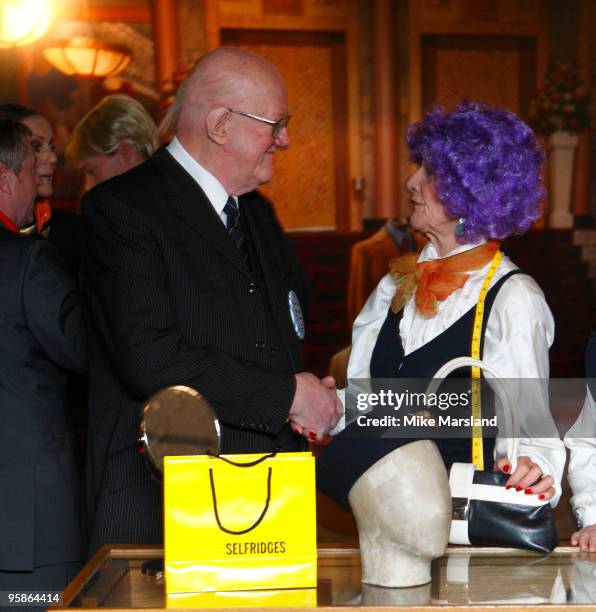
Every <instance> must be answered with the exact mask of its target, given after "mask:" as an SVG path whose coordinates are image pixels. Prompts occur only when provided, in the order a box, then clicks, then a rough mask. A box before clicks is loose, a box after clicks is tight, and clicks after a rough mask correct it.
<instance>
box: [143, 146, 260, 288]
mask: <svg viewBox="0 0 596 612" xmlns="http://www.w3.org/2000/svg"><path fill="white" fill-rule="evenodd" d="M154 160H155V162H156V163H157V165H158V167H159V169H160V172H161V174H162V182H163V184H164V191H165V193H166V199H167V205H168V208H169V209H170V210H171V211H172V212H173V213H174V214H175V215H176V216H177V217H178V218H179V219H181V220H182V221H183V222H184V223H186V224H187V225H188V226H190V227H191V228H192V229H193V230H194V231H195V232H197V233H199V234H201V236H203V238H205V239H206V240H207V241H209V243H210V244H211V245H212V246H213V247H214V248H215V249H217V251H219V253H220V254H221V255H223V257H225V258H226V259H227V260H228V261H229V263H230V264H231V265H233V266H234V267H235V268H237V269H238V271H239V272H241V273H242V274H244V275H245V276H246V277H247V278H249V279H251V278H252V277H251V274H250V270H249V269H248V267H247V266H246V264H245V263H244V261H243V260H242V256H241V254H240V251H239V250H238V249H237V248H236V245H235V244H234V243H233V241H232V240H231V239H230V237H229V235H228V233H227V231H226V229H225V227H224V225H223V223H222V222H221V219H220V218H219V217H218V216H217V213H216V212H215V209H214V208H213V206H212V204H211V202H210V201H209V200H208V198H207V196H206V195H205V193H204V192H203V190H202V189H201V188H200V187H199V186H198V185H197V183H196V181H195V180H194V179H193V178H192V177H191V176H190V175H189V174H188V172H186V170H184V168H182V166H180V164H178V162H177V161H176V160H175V159H174V158H173V157H172V156H171V155H170V154H169V153H168V152H167V150H166V149H165V148H163V147H162V148H161V149H160V150H159V151H158V152H157V153H156V154H155V156H154Z"/></svg>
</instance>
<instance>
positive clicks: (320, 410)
mask: <svg viewBox="0 0 596 612" xmlns="http://www.w3.org/2000/svg"><path fill="white" fill-rule="evenodd" d="M294 378H295V379H296V393H295V395H294V401H293V402H292V406H291V408H290V412H289V413H288V420H289V421H290V425H291V427H292V429H293V430H294V431H295V432H296V433H298V434H300V435H303V436H305V437H306V438H308V439H309V440H310V441H311V442H320V441H321V440H323V439H324V438H325V436H326V435H327V433H328V432H329V430H330V429H332V428H333V427H335V425H336V424H337V422H338V421H339V419H340V417H341V415H342V414H343V406H342V403H341V402H340V401H339V398H338V397H337V393H336V392H335V380H334V379H333V377H331V376H327V377H325V378H324V379H323V380H319V379H318V378H317V377H316V376H314V374H310V373H309V372H300V374H296V375H295V377H294Z"/></svg>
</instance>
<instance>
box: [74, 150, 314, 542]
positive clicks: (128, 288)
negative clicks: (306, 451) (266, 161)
mask: <svg viewBox="0 0 596 612" xmlns="http://www.w3.org/2000/svg"><path fill="white" fill-rule="evenodd" d="M240 209H241V218H242V222H243V224H244V227H245V230H246V231H247V233H248V236H249V241H248V242H249V250H250V253H251V260H252V262H253V265H252V269H253V271H252V272H251V270H250V269H249V268H248V267H247V266H246V264H245V263H244V262H243V261H242V258H241V256H240V253H239V251H238V249H237V248H236V246H235V245H234V243H233V242H232V240H231V239H230V237H229V236H228V234H227V232H226V230H225V227H224V225H223V224H222V223H221V221H220V219H219V218H218V216H217V214H216V213H215V211H214V209H213V207H212V206H211V204H210V203H209V201H208V200H207V198H206V197H205V195H204V194H203V192H202V191H201V189H200V188H199V187H198V186H197V184H196V183H195V182H194V180H193V179H192V178H191V177H190V176H189V175H188V174H187V173H186V171H185V170H184V169H183V168H182V167H181V166H180V165H179V164H178V163H177V162H176V161H175V160H174V159H173V158H172V156H171V155H170V154H169V153H168V152H167V151H166V150H165V149H163V148H162V149H160V150H159V151H158V152H157V153H156V154H155V155H154V156H153V157H152V158H151V159H149V160H148V161H147V162H145V163H143V164H141V165H140V166H138V167H137V168H135V169H133V170H132V171H130V172H127V173H125V174H123V175H121V176H118V177H116V178H114V179H112V180H109V181H106V182H105V183H102V184H100V185H98V186H97V187H96V188H94V189H93V190H92V191H91V192H90V193H89V194H87V195H86V196H85V198H84V200H83V209H82V220H83V232H84V255H83V266H84V287H85V297H86V305H87V312H88V315H89V320H90V322H91V324H92V332H93V336H92V344H93V347H92V351H91V359H92V362H91V381H90V385H91V388H90V406H89V410H90V414H89V446H90V449H89V450H90V452H89V457H88V459H89V466H88V467H89V470H88V478H89V482H88V485H89V491H88V493H89V495H88V504H89V507H88V511H89V513H90V514H91V516H92V519H91V520H92V523H91V525H90V527H91V543H90V547H91V550H92V551H93V550H94V549H95V548H96V547H97V546H99V545H100V544H101V543H102V542H103V543H105V542H148V543H151V542H156V541H160V540H161V495H160V489H159V485H156V483H154V482H153V481H150V480H149V475H148V473H147V471H146V469H145V467H144V466H143V464H142V461H141V458H140V457H139V455H138V453H137V450H136V440H137V435H138V423H139V415H140V410H141V406H142V404H143V401H144V400H145V399H146V398H147V397H148V396H149V395H151V394H153V393H154V392H156V391H158V390H159V389H161V388H163V387H165V386H168V385H174V384H186V385H189V386H191V387H194V388H196V389H198V390H199V391H200V392H201V393H203V394H204V395H205V397H206V398H207V399H208V400H209V402H210V403H211V405H212V406H213V407H214V409H215V411H216V412H217V414H218V417H219V419H220V421H221V422H222V423H223V446H222V450H223V452H262V451H263V452H265V451H270V450H273V449H275V448H280V449H285V450H296V449H299V448H303V447H304V445H303V441H302V439H301V438H299V437H298V436H296V435H295V434H293V432H291V430H290V428H289V427H288V425H287V424H286V417H287V414H288V411H289V408H290V405H291V402H292V399H293V394H294V379H293V373H294V372H298V371H300V370H301V369H302V367H303V366H302V360H301V355H300V352H301V346H300V341H299V340H298V338H297V336H296V334H295V333H294V330H293V328H292V325H291V320H290V315H289V310H288V292H289V291H290V290H294V291H296V293H297V294H298V295H299V297H300V299H301V301H302V302H303V303H304V300H305V299H306V295H305V293H306V281H305V279H304V276H303V274H302V271H301V268H300V265H299V264H298V261H297V259H296V257H295V255H294V254H293V251H292V249H291V248H290V246H289V244H288V241H287V239H286V237H285V236H284V235H283V232H282V230H281V227H280V225H279V223H278V221H277V219H276V217H275V215H274V213H273V210H272V208H271V206H270V204H269V203H268V202H267V201H266V200H264V199H263V198H262V197H261V196H259V195H258V194H257V193H252V194H248V195H246V196H243V197H241V198H240Z"/></svg>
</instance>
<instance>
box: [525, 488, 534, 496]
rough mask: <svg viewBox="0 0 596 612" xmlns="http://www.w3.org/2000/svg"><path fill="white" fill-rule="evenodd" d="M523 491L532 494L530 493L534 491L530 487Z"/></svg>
mask: <svg viewBox="0 0 596 612" xmlns="http://www.w3.org/2000/svg"><path fill="white" fill-rule="evenodd" d="M524 493H525V494H526V495H532V493H534V491H532V489H526V490H525V491H524Z"/></svg>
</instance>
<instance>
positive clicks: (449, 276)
mask: <svg viewBox="0 0 596 612" xmlns="http://www.w3.org/2000/svg"><path fill="white" fill-rule="evenodd" d="M498 250H499V242H498V241H496V240H491V241H489V242H485V243H484V244H481V245H480V246H477V247H476V248H474V249H470V250H469V251H464V252H463V253H458V254H457V255H451V257H445V258H444V259H433V260H431V261H423V262H420V263H418V261H417V259H418V254H417V253H408V254H406V255H403V256H402V257H397V258H396V259H393V260H391V261H390V262H389V272H390V274H391V276H393V278H396V279H397V278H401V279H402V281H401V283H400V285H399V287H398V288H397V291H396V292H395V295H394V296H393V300H392V301H391V310H392V311H393V312H394V313H397V312H399V311H400V310H401V309H402V308H403V307H404V306H405V305H406V303H407V301H408V300H409V299H410V297H411V296H412V294H414V293H415V299H416V308H417V310H418V312H420V313H421V314H423V315H425V316H427V317H434V316H435V315H436V314H437V302H439V301H442V300H445V299H447V298H448V297H449V296H450V295H451V294H452V293H453V292H454V291H456V290H457V289H461V288H462V287H463V286H464V285H465V284H466V281H467V280H468V278H469V275H468V274H466V272H467V271H470V270H478V269H480V268H482V267H483V266H485V265H486V264H487V263H489V262H490V261H491V260H492V258H493V257H494V255H495V253H496V252H497V251H498Z"/></svg>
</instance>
